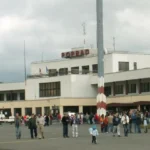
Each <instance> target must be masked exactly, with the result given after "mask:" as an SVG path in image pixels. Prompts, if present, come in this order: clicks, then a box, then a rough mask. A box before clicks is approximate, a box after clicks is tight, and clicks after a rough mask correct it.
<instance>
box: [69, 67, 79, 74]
mask: <svg viewBox="0 0 150 150" xmlns="http://www.w3.org/2000/svg"><path fill="white" fill-rule="evenodd" d="M71 73H72V74H79V67H72V68H71Z"/></svg>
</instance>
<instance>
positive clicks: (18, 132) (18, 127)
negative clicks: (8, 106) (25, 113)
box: [15, 113, 21, 139]
mask: <svg viewBox="0 0 150 150" xmlns="http://www.w3.org/2000/svg"><path fill="white" fill-rule="evenodd" d="M15 128H16V138H17V139H20V138H21V118H20V117H19V114H18V113H17V114H16V117H15Z"/></svg>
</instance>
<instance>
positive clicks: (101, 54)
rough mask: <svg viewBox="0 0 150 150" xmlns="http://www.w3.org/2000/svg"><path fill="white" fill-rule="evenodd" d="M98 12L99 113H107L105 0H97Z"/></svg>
mask: <svg viewBox="0 0 150 150" xmlns="http://www.w3.org/2000/svg"><path fill="white" fill-rule="evenodd" d="M96 12H97V49H98V95H97V114H98V115H102V114H104V115H106V96H105V94H104V45H103V0H96Z"/></svg>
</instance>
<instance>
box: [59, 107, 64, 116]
mask: <svg viewBox="0 0 150 150" xmlns="http://www.w3.org/2000/svg"><path fill="white" fill-rule="evenodd" d="M59 112H60V115H61V116H63V115H64V107H63V106H60V107H59Z"/></svg>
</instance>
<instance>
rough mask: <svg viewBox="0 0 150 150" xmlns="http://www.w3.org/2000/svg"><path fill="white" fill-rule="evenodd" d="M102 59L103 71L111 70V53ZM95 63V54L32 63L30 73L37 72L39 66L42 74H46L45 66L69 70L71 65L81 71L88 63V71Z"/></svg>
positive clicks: (96, 61)
mask: <svg viewBox="0 0 150 150" xmlns="http://www.w3.org/2000/svg"><path fill="white" fill-rule="evenodd" d="M104 60H105V62H104V65H105V66H104V68H105V73H109V72H112V68H113V67H112V55H111V54H108V55H105V58H104ZM97 63H98V60H97V56H93V57H85V58H84V57H83V58H74V59H64V60H57V61H49V62H40V63H32V64H31V75H34V74H39V68H41V71H42V73H43V74H46V67H47V68H48V69H57V70H58V71H59V69H60V68H68V70H69V71H71V67H76V66H79V68H80V71H82V66H87V65H89V66H90V71H92V65H93V64H97Z"/></svg>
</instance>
